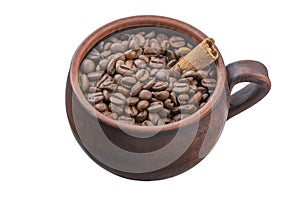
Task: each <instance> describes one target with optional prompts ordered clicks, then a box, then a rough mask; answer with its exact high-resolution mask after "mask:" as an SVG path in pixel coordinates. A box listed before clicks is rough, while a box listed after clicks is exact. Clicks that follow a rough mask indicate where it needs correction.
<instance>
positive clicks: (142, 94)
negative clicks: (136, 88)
mask: <svg viewBox="0 0 300 200" xmlns="http://www.w3.org/2000/svg"><path fill="white" fill-rule="evenodd" d="M139 98H140V99H142V100H150V99H151V98H152V93H151V92H150V91H149V90H142V91H140V93H139Z"/></svg>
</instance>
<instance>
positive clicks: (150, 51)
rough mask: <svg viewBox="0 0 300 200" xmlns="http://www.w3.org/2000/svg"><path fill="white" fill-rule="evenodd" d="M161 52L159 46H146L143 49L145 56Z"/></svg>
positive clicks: (156, 54)
mask: <svg viewBox="0 0 300 200" xmlns="http://www.w3.org/2000/svg"><path fill="white" fill-rule="evenodd" d="M160 53H161V50H160V49H159V48H152V47H146V48H145V50H144V55H146V56H155V57H156V56H158V55H159V54H160Z"/></svg>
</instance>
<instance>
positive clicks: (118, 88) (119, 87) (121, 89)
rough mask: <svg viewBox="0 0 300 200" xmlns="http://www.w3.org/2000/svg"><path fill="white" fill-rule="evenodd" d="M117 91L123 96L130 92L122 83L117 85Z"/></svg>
mask: <svg viewBox="0 0 300 200" xmlns="http://www.w3.org/2000/svg"><path fill="white" fill-rule="evenodd" d="M117 91H118V92H120V93H122V94H123V95H124V96H128V95H129V92H130V90H129V89H127V88H125V87H123V86H122V85H119V86H118V87H117Z"/></svg>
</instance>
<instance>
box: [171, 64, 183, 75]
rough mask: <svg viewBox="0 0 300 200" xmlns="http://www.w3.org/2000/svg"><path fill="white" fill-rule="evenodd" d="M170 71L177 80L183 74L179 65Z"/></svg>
mask: <svg viewBox="0 0 300 200" xmlns="http://www.w3.org/2000/svg"><path fill="white" fill-rule="evenodd" d="M170 70H171V72H172V75H173V76H174V77H175V78H180V76H181V72H180V67H179V65H177V64H175V65H174V66H173V67H172V68H171V69H170Z"/></svg>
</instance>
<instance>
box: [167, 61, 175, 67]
mask: <svg viewBox="0 0 300 200" xmlns="http://www.w3.org/2000/svg"><path fill="white" fill-rule="evenodd" d="M176 63H177V60H175V59H173V60H170V61H169V62H168V63H167V66H168V67H170V68H171V67H173V66H174V65H175V64H176Z"/></svg>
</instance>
